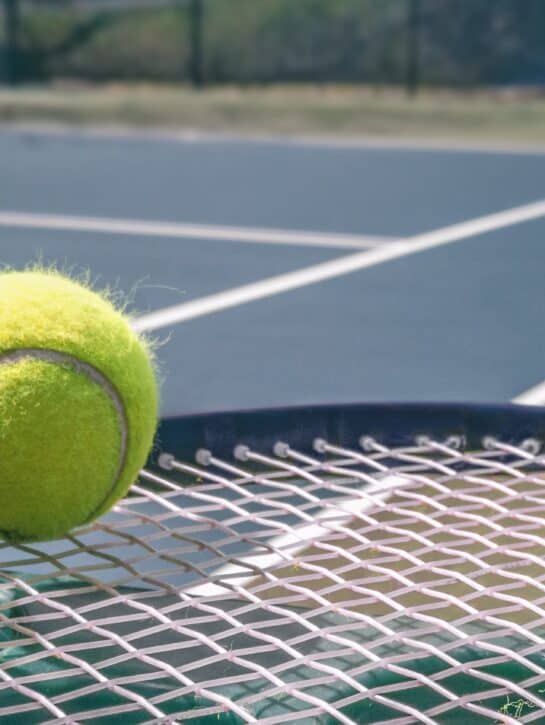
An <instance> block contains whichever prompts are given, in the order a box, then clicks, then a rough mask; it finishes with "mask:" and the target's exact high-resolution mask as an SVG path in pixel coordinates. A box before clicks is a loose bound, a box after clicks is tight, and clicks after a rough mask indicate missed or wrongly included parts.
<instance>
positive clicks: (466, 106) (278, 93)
mask: <svg viewBox="0 0 545 725" xmlns="http://www.w3.org/2000/svg"><path fill="white" fill-rule="evenodd" d="M29 121H33V122H56V123H64V124H74V125H104V124H107V125H120V126H131V127H139V128H142V127H144V128H145V127H162V128H169V129H172V128H175V129H184V130H196V131H201V132H220V133H223V132H225V133H235V134H246V133H248V134H278V135H288V136H290V135H298V134H307V135H323V136H335V137H341V138H342V137H358V136H367V137H369V136H371V137H377V138H411V139H423V140H432V141H433V140H446V139H448V140H460V141H466V142H467V141H469V142H483V141H484V142H490V143H503V142H505V143H523V144H524V143H526V144H541V143H545V96H543V95H541V94H538V93H531V92H525V93H523V92H515V91H493V90H488V91H481V92H465V93H462V92H459V93H457V92H453V91H425V92H423V93H421V94H420V95H419V96H418V97H417V98H409V97H407V96H406V95H405V94H404V93H403V92H402V91H401V90H395V89H371V88H364V87H355V86H321V87H317V86H310V85H305V86H271V87H249V88H238V87H232V86H220V87H215V88H212V89H210V90H206V91H195V90H192V89H191V88H188V87H183V86H182V87H177V86H157V85H119V84H110V85H95V86H82V85H66V84H64V85H63V84H57V85H54V86H50V87H49V86H47V87H22V88H19V89H16V90H11V89H3V90H0V122H29Z"/></svg>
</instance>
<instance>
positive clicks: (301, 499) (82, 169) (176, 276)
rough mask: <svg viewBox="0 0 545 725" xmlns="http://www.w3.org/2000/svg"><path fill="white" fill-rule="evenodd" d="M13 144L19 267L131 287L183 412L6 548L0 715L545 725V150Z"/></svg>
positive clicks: (10, 178) (0, 245)
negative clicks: (91, 496)
mask: <svg viewBox="0 0 545 725" xmlns="http://www.w3.org/2000/svg"><path fill="white" fill-rule="evenodd" d="M0 158H2V160H3V165H2V169H1V174H0V179H1V181H0V183H1V194H0V199H1V201H0V249H1V250H2V254H1V261H2V263H4V264H6V265H13V266H15V267H21V266H24V265H25V264H27V263H28V262H32V261H39V262H42V263H44V264H49V263H55V264H57V265H59V266H61V267H62V268H64V269H67V270H70V271H74V272H75V273H78V272H81V271H84V270H85V269H89V270H90V271H91V274H92V278H93V279H94V280H95V283H96V286H97V287H101V286H106V285H109V286H113V287H114V288H115V289H117V290H119V291H120V292H121V293H123V294H124V295H127V296H128V299H129V301H130V309H131V310H132V311H133V312H134V315H135V316H134V326H135V327H136V328H137V329H139V330H141V331H145V332H148V333H150V334H152V335H154V336H155V337H156V338H157V339H158V340H159V341H160V342H161V344H160V346H159V348H158V359H159V364H160V368H161V374H162V377H163V379H164V384H163V400H162V414H163V416H165V420H164V421H163V423H162V426H161V430H160V450H161V451H162V452H163V455H162V456H160V457H159V460H156V459H154V460H153V461H152V462H151V463H150V466H149V467H148V468H147V469H146V471H144V472H143V473H142V475H141V480H140V481H139V482H138V483H137V484H136V485H135V486H134V487H133V489H132V492H131V495H130V496H129V497H128V498H127V499H125V500H124V501H123V502H121V503H120V504H119V505H118V506H117V507H116V508H115V510H114V511H113V512H112V513H111V514H109V515H107V516H106V517H105V518H103V519H101V520H100V521H99V523H98V524H94V525H87V526H85V527H83V528H82V529H80V530H78V531H76V532H74V533H72V534H70V535H69V536H68V537H67V538H66V539H65V540H62V541H55V542H49V543H46V544H22V545H19V546H11V545H10V544H9V543H8V542H4V543H2V545H1V546H0V562H1V565H0V569H1V570H2V573H1V575H0V643H1V645H2V647H1V648H0V721H5V722H9V723H10V724H11V723H16V725H19V724H20V725H27V723H40V722H52V723H53V722H54V723H76V722H77V723H79V722H91V723H97V724H100V725H102V723H104V724H106V723H108V724H109V723H122V724H123V725H124V724H125V723H133V722H134V723H141V722H157V723H159V722H160V723H178V722H184V721H189V722H198V723H203V724H208V723H210V724H211V723H217V722H222V723H229V724H233V723H237V724H238V723H243V722H259V723H267V725H273V724H274V723H278V724H280V723H284V722H287V721H288V720H289V721H292V722H297V723H301V724H302V725H314V724H317V723H327V724H328V725H333V723H339V722H342V723H351V724H354V723H356V724H359V723H368V722H395V723H398V724H399V725H401V724H402V723H406V724H407V725H409V724H410V723H415V722H425V723H429V724H430V725H432V724H434V723H438V724H443V723H444V724H445V725H448V724H449V723H458V722H459V723H467V722H472V723H473V722H474V723H483V725H484V724H485V723H489V722H502V723H510V724H512V725H514V724H515V723H519V722H543V717H544V715H543V713H544V712H545V697H544V694H543V691H544V687H545V685H544V683H545V661H544V659H543V654H542V653H543V648H544V646H545V634H544V632H543V622H544V621H545V610H544V609H543V601H544V592H545V573H544V572H543V564H542V562H543V553H544V551H545V538H544V531H545V524H544V522H545V516H544V513H543V512H544V511H545V499H544V498H543V495H542V489H543V481H544V478H543V470H544V468H545V462H544V459H543V455H542V450H543V449H542V444H543V440H544V438H545V429H544V428H545V425H544V422H543V416H542V409H541V408H533V407H531V406H528V407H519V408H515V407H514V406H513V407H510V406H507V405H503V404H507V403H509V401H512V400H514V399H520V400H523V401H524V402H528V403H536V404H539V403H541V402H543V401H545V391H542V388H541V387H540V386H541V384H542V382H543V381H544V380H545V344H544V342H543V336H542V325H543V310H544V305H543V299H544V293H543V276H544V275H543V272H544V265H545V263H544V261H543V253H542V235H544V234H545V201H544V200H543V188H545V183H544V182H545V154H541V153H540V152H538V151H536V152H535V153H530V152H524V153H523V152H507V151H493V150H490V149H488V150H486V149H481V150H477V149H466V150H463V149H453V148H451V149H448V148H444V149H439V148H435V149H432V148H424V147H420V148H418V147H416V146H415V147H412V148H411V147H409V146H407V147H401V146H399V147H396V146H394V145H390V146H388V145H384V146H382V147H381V146H379V145H374V146H372V145H365V144H363V143H361V144H356V143H354V144H352V145H350V144H343V145H341V144H331V145H327V144H325V143H318V142H311V141H308V142H299V143H295V142H289V141H284V142H280V141H276V140H269V141H260V142H258V141H245V142H243V141H241V140H237V139H221V138H193V139H191V138H168V137H166V136H165V137H161V138H159V137H154V136H152V135H144V134H141V135H138V134H134V135H131V136H116V135H114V134H111V135H108V133H107V132H103V133H100V134H99V133H97V132H93V133H91V132H75V131H74V132H67V131H62V132H61V131H59V130H56V131H54V130H49V131H47V132H46V131H43V132H38V131H23V130H17V131H16V130H8V129H6V130H4V131H2V132H0ZM408 401H419V404H418V405H406V406H402V407H399V406H397V405H381V404H378V403H396V404H397V403H407V402H408ZM465 401H468V402H471V403H472V404H473V405H471V406H466V405H464V404H463V403H464V402H465ZM357 403H363V404H362V405H357ZM375 403H377V404H375ZM440 403H441V404H440ZM442 403H449V405H447V406H444V405H442ZM476 403H477V404H480V403H496V404H500V405H491V406H489V407H487V406H486V405H477V406H476V405H474V404H476ZM331 404H333V405H331ZM287 406H289V407H287ZM293 406H301V407H299V408H294V407H293ZM309 406H310V407H309ZM255 408H260V409H261V408H263V409H265V408H277V410H263V411H261V412H249V413H244V412H242V411H244V410H246V409H255ZM226 410H233V411H237V412H234V413H226V414H225V413H221V414H212V415H208V414H207V411H226ZM195 413H196V414H197V415H189V416H188V414H195ZM180 415H181V416H183V417H181V418H180V417H178V416H180Z"/></svg>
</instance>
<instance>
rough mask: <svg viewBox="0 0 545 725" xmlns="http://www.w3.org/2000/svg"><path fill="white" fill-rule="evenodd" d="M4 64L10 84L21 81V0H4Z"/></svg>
mask: <svg viewBox="0 0 545 725" xmlns="http://www.w3.org/2000/svg"><path fill="white" fill-rule="evenodd" d="M4 66H5V78H6V81H7V83H8V84H9V85H12V86H14V85H16V84H17V82H18V81H19V0H4Z"/></svg>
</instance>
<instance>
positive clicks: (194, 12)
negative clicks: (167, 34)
mask: <svg viewBox="0 0 545 725" xmlns="http://www.w3.org/2000/svg"><path fill="white" fill-rule="evenodd" d="M189 34H190V52H191V58H190V61H189V64H190V67H189V74H190V78H191V82H192V83H193V85H194V86H195V87H196V88H201V87H202V86H203V85H204V63H203V60H204V57H203V35H204V4H203V0H191V4H190V6H189Z"/></svg>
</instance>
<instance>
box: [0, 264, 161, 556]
mask: <svg viewBox="0 0 545 725" xmlns="http://www.w3.org/2000/svg"><path fill="white" fill-rule="evenodd" d="M157 406H158V395H157V384H156V380H155V375H154V370H153V364H152V361H151V357H150V353H149V350H148V349H147V347H146V344H145V342H144V341H142V340H141V339H139V338H138V337H137V335H136V334H135V333H134V332H133V331H132V330H131V328H130V326H129V324H128V322H127V320H126V318H125V317H124V316H123V315H122V314H121V313H120V312H118V311H117V310H116V309H115V308H114V306H113V305H112V304H111V303H110V302H109V301H108V300H107V299H106V298H105V297H103V296H100V295H98V294H96V293H95V292H93V291H91V290H90V289H88V288H87V287H85V286H82V285H80V284H78V283H76V282H74V281H72V280H70V279H68V278H66V277H64V276H62V275H60V274H58V273H57V272H52V271H26V272H4V273H0V537H1V538H4V539H7V540H9V541H14V542H21V541H40V540H48V539H55V538H59V537H61V536H63V535H64V534H66V533H67V532H69V531H70V530H71V529H73V528H74V527H76V526H78V525H80V524H85V523H88V522H90V521H92V520H93V519H96V518H97V517H98V516H100V515H101V514H103V513H105V512H106V511H108V509H109V508H110V507H111V506H112V505H113V504H114V503H115V502H116V501H117V500H119V499H120V498H121V497H122V496H123V495H124V494H125V493H126V491H127V489H128V488H129V486H130V485H131V483H132V482H133V481H134V480H135V478H136V476H137V474H138V471H139V469H140V468H141V466H142V465H143V464H144V462H145V460H146V457H147V455H148V452H149V450H150V447H151V445H152V441H153V435H154V432H155V428H156V421H157Z"/></svg>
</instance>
